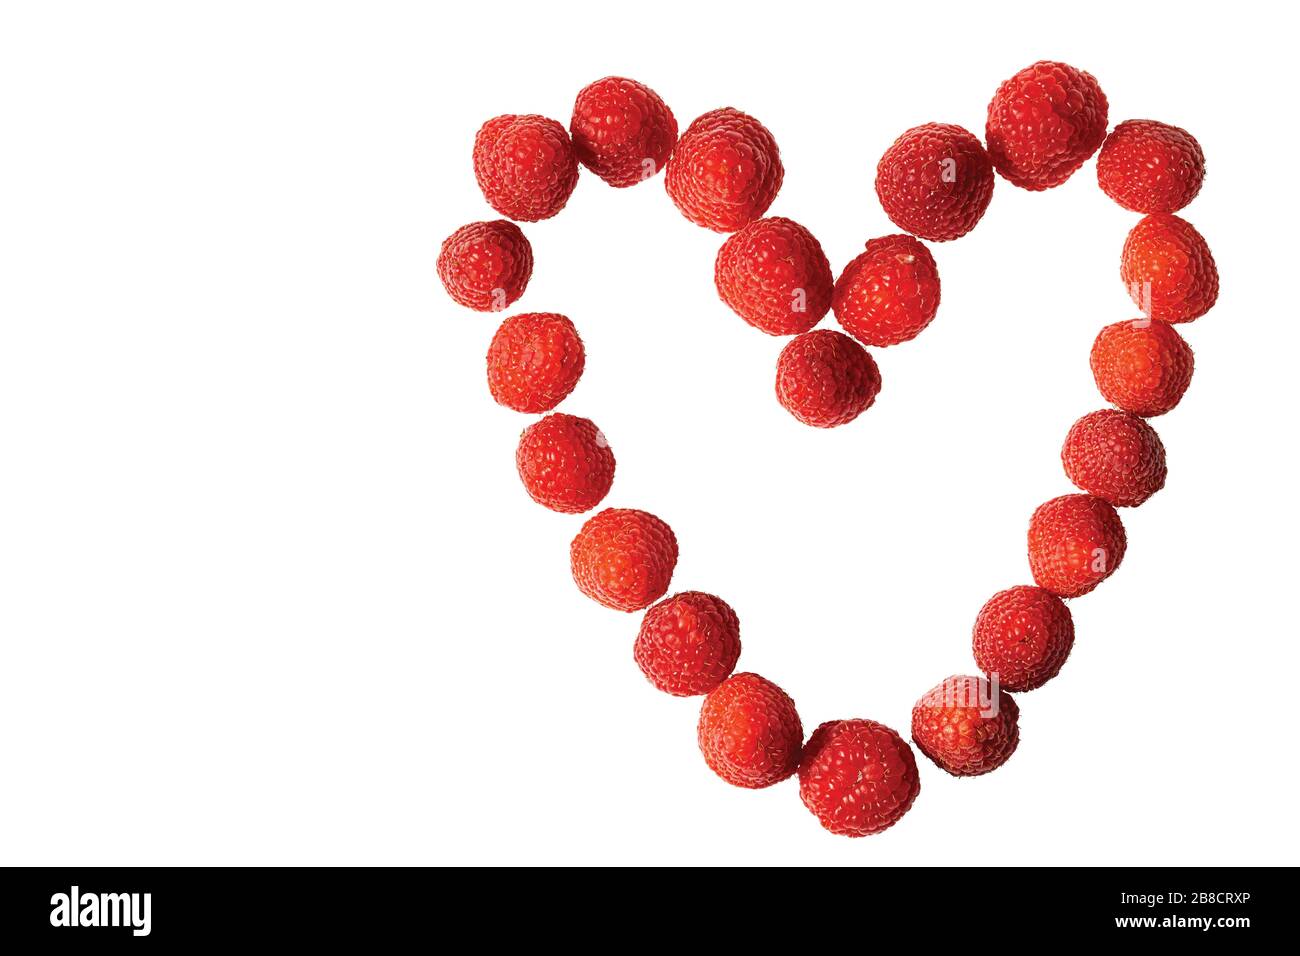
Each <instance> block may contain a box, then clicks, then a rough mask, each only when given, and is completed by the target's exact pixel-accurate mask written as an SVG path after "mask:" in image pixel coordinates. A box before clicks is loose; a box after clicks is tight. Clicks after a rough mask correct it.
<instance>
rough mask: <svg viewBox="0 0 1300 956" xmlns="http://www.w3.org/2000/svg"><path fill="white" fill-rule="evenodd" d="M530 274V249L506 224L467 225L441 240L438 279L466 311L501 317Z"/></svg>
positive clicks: (511, 225) (518, 231) (513, 227)
mask: <svg viewBox="0 0 1300 956" xmlns="http://www.w3.org/2000/svg"><path fill="white" fill-rule="evenodd" d="M532 274H533V247H532V245H531V244H529V242H528V237H527V236H525V235H524V233H523V230H522V229H520V228H519V227H518V226H516V225H515V224H514V223H513V222H510V221H508V220H506V219H497V220H495V221H493V222H471V223H470V224H469V225H467V226H461V227H460V228H459V229H457V230H456V231H455V232H453V233H452V234H451V235H450V236H448V237H447V238H446V240H444V241H443V244H442V248H441V249H440V250H439V252H438V278H439V279H441V280H442V287H443V288H444V289H446V290H447V294H448V295H449V296H451V297H452V298H453V299H455V300H456V302H458V303H459V304H460V305H463V306H465V307H466V308H470V309H474V310H476V311H478V312H500V311H501V310H502V309H504V308H506V307H507V306H509V305H510V304H511V303H512V302H515V301H517V300H518V299H519V297H520V296H522V295H523V294H524V289H526V288H528V280H529V279H530V278H531V277H532Z"/></svg>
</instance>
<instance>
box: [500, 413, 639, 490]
mask: <svg viewBox="0 0 1300 956" xmlns="http://www.w3.org/2000/svg"><path fill="white" fill-rule="evenodd" d="M515 465H516V467H518V469H519V477H520V478H521V479H522V480H523V483H524V488H525V490H527V492H528V494H529V496H530V497H531V498H532V499H533V500H534V501H536V502H537V503H538V504H539V505H542V506H543V507H546V508H550V509H551V510H552V511H561V512H564V513H565V514H577V513H579V512H581V511H590V510H591V509H592V508H594V507H596V505H598V504H600V502H601V500H602V499H603V498H604V497H605V495H607V494H609V489H610V486H611V485H612V484H613V483H614V453H613V452H612V451H610V449H609V442H607V441H605V436H604V434H602V433H601V430H600V429H599V428H597V427H596V423H595V422H593V421H591V420H590V419H588V418H577V417H576V416H573V415H565V414H563V413H559V412H557V413H556V414H554V415H547V416H546V417H545V418H543V419H542V420H541V421H539V422H534V423H533V424H531V425H529V426H528V427H527V428H525V429H524V433H523V434H522V435H520V436H519V449H518V450H517V451H516V452H515Z"/></svg>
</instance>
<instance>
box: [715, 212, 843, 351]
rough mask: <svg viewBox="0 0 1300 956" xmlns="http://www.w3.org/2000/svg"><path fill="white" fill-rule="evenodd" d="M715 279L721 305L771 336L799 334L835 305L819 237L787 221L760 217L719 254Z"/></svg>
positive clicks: (744, 228) (829, 274)
mask: <svg viewBox="0 0 1300 956" xmlns="http://www.w3.org/2000/svg"><path fill="white" fill-rule="evenodd" d="M713 281H714V284H715V285H716V286H717V289H718V295H719V296H720V297H721V298H722V301H723V302H725V303H727V305H728V306H730V307H731V310H732V311H733V312H735V313H736V314H737V315H738V316H740V317H741V318H742V319H744V320H745V321H746V322H748V323H749V324H750V325H752V326H754V328H756V329H760V330H762V331H763V332H766V333H767V334H768V335H797V334H798V333H800V332H807V331H808V330H809V329H811V328H812V327H813V326H814V325H816V324H817V323H818V322H820V321H821V320H822V316H824V315H825V314H826V313H827V311H829V310H830V307H831V291H832V290H833V288H834V277H833V276H832V275H831V265H830V263H829V262H827V261H826V255H825V253H823V252H822V247H821V243H819V242H818V241H817V238H816V237H815V236H814V235H813V234H812V233H811V232H809V231H808V230H807V229H805V228H804V227H803V226H801V225H799V224H798V223H797V222H793V221H791V220H789V219H783V218H781V217H780V216H775V217H773V218H770V219H756V220H755V221H754V222H751V223H749V225H747V226H744V227H743V228H742V229H741V230H740V231H739V232H737V233H735V234H734V235H732V236H729V237H728V238H727V241H726V242H724V243H723V244H722V247H721V248H720V249H719V250H718V256H717V260H716V261H715V262H714V266H713Z"/></svg>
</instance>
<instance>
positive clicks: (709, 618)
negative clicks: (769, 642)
mask: <svg viewBox="0 0 1300 956" xmlns="http://www.w3.org/2000/svg"><path fill="white" fill-rule="evenodd" d="M632 653H633V656H634V657H635V658H636V662H637V666H638V667H640V668H641V673H643V674H645V676H646V679H647V680H649V681H650V683H652V684H654V685H655V687H658V688H659V689H660V690H661V691H664V692H665V693H668V694H672V695H674V696H676V697H690V696H692V695H694V694H707V693H708V692H709V691H711V690H713V688H715V687H717V686H718V685H719V684H721V683H722V682H723V681H724V680H726V679H727V677H728V676H729V675H730V674H731V672H732V671H733V670H735V668H736V661H737V660H739V659H740V619H739V618H737V617H736V612H735V611H733V610H732V609H731V606H730V605H729V604H727V602H726V601H724V600H722V598H720V597H715V596H714V595H712V594H705V593H704V592H703V591H683V592H682V593H681V594H674V595H673V596H672V597H670V598H667V599H666V600H663V601H660V602H659V603H658V604H656V605H655V606H654V607H652V608H650V610H648V611H646V612H645V617H644V618H643V619H642V621H641V630H640V631H639V632H638V633H637V636H636V644H635V645H634V647H633V650H632Z"/></svg>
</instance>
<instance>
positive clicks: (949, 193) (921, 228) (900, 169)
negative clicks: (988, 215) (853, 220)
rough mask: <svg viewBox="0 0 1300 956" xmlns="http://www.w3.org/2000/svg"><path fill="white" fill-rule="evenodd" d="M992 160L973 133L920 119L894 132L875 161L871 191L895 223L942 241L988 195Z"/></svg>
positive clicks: (985, 203)
mask: <svg viewBox="0 0 1300 956" xmlns="http://www.w3.org/2000/svg"><path fill="white" fill-rule="evenodd" d="M993 185H994V180H993V165H992V163H991V162H990V161H989V155H988V153H987V152H985V150H984V146H983V145H982V144H981V143H980V141H979V140H978V139H976V138H975V135H974V134H973V133H971V132H969V131H968V130H965V129H963V128H962V127H960V126H954V125H952V124H951V123H926V124H925V125H924V126H916V127H913V128H912V129H909V130H908V131H907V132H905V133H904V134H903V135H902V136H900V137H898V139H896V140H895V141H894V143H893V145H891V146H890V147H889V149H887V150H885V154H884V155H883V156H881V157H880V162H879V163H877V164H876V197H877V198H878V199H879V200H880V205H881V207H882V208H883V209H884V210H885V215H887V216H888V217H889V218H890V220H891V221H892V222H893V223H894V225H896V226H897V227H898V228H899V229H905V230H907V231H908V232H910V233H912V234H914V235H917V236H920V237H921V238H922V239H929V240H931V241H932V242H947V241H948V240H950V239H959V238H961V237H962V236H964V235H966V233H968V232H970V231H971V230H972V229H974V228H975V224H976V223H978V222H979V221H980V219H982V218H983V216H984V212H985V210H986V209H988V207H989V201H990V200H991V199H992V198H993Z"/></svg>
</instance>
